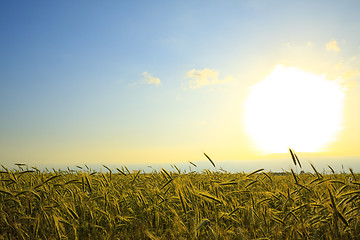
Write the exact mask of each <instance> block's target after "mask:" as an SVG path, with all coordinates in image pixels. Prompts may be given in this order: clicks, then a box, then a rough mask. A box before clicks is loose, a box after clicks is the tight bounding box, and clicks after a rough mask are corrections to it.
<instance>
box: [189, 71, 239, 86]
mask: <svg viewBox="0 0 360 240" xmlns="http://www.w3.org/2000/svg"><path fill="white" fill-rule="evenodd" d="M186 77H187V78H188V79H190V80H189V82H188V86H189V88H191V89H196V88H201V87H204V86H208V85H216V84H225V83H228V82H229V81H231V80H232V77H231V76H228V77H226V78H224V79H221V80H220V79H219V72H218V71H215V70H212V69H209V68H204V69H203V70H196V69H192V70H190V71H188V72H187V73H186Z"/></svg>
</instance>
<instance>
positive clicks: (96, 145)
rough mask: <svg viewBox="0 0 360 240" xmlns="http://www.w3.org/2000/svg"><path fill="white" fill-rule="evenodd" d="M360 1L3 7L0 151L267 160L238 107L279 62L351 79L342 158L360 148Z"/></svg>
mask: <svg viewBox="0 0 360 240" xmlns="http://www.w3.org/2000/svg"><path fill="white" fill-rule="evenodd" d="M359 7H360V3H359V2H358V1H341V2H340V1H296V2H295V1H260V0H259V1H170V2H164V1H131V2H126V1H102V2H98V1H58V2H49V1H36V2H27V1H9V2H3V3H2V7H1V10H0V31H1V38H0V52H1V54H0V111H1V118H0V159H1V161H2V162H3V163H6V164H12V163H15V162H28V163H31V164H46V163H49V164H50V163H51V164H53V163H54V162H62V163H64V164H71V163H75V162H76V163H104V162H105V163H106V162H110V163H115V162H116V163H117V162H119V163H121V164H126V163H146V164H148V163H152V162H154V163H155V162H170V163H172V162H179V161H194V160H197V159H201V158H202V157H203V156H202V152H204V151H205V152H210V153H211V154H212V155H213V156H215V157H216V158H217V159H219V160H241V159H252V158H254V159H255V158H259V154H257V152H256V148H255V147H254V146H253V145H252V144H251V143H250V140H249V138H248V137H247V136H246V134H245V133H244V130H243V126H242V114H243V112H242V108H243V102H244V101H245V99H246V96H247V93H248V88H249V87H250V86H252V85H254V84H256V83H257V82H259V81H261V80H262V79H263V78H265V77H266V76H267V75H268V74H269V73H270V72H271V71H272V70H271V69H272V68H273V67H274V66H275V65H277V64H283V65H287V66H297V67H299V68H301V69H304V70H306V71H310V72H313V73H316V74H324V73H326V74H327V75H328V76H329V78H331V79H335V78H337V77H339V76H340V77H343V78H344V79H345V81H346V83H348V84H350V85H351V86H353V87H352V88H351V91H350V93H349V94H348V95H349V96H348V99H350V100H348V105H346V109H347V110H346V113H345V115H346V114H348V115H349V117H348V118H347V119H348V120H345V121H347V122H346V123H347V124H348V125H347V127H345V130H346V129H347V130H346V131H347V132H348V133H352V134H353V135H351V136H350V135H349V134H345V133H346V131H345V133H344V134H343V135H344V137H343V139H341V138H339V139H340V140H339V141H340V143H339V142H338V145H336V146H337V147H336V146H335V147H334V149H337V150H336V151H335V152H334V154H335V155H341V154H344V153H341V151H340V150H339V149H340V148H341V147H342V146H345V145H346V146H351V147H348V149H347V150H348V154H347V155H351V156H358V155H360V153H359V152H358V151H357V150H356V149H357V147H356V144H355V142H356V140H358V139H359V137H358V135H357V133H360V131H359V128H358V127H356V126H355V125H356V124H355V123H356V121H357V120H359V119H360V113H359V110H356V108H355V106H356V104H357V103H358V101H359V89H358V85H356V84H357V83H358V81H359V75H358V66H359V59H358V56H359V51H360V34H359V33H358V29H359V27H360V26H359V22H360V21H359V20H360V17H359V15H358V9H360V8H359ZM331 41H335V42H336V43H335V45H334V48H331V47H330V48H328V49H327V48H326V44H328V43H330V42H331ZM335 47H338V49H339V50H336V48H335ZM338 64H340V65H338ZM337 65H338V66H339V67H338V68H335V66H337ZM340 66H341V67H340ZM191 71H192V72H191ZM345 75H346V76H345ZM204 79H205V80H206V81H205V82H201V81H202V80H204ZM349 112H352V113H351V114H350V113H349ZM341 142H342V143H341ZM345 143H346V144H345Z"/></svg>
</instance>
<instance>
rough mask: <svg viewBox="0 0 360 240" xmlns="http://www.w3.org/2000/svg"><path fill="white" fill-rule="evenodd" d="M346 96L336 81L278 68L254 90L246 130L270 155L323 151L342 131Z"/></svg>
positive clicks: (281, 67) (246, 104)
mask: <svg viewBox="0 0 360 240" xmlns="http://www.w3.org/2000/svg"><path fill="white" fill-rule="evenodd" d="M344 97H345V93H344V90H343V88H342V86H341V85H340V83H339V82H337V81H329V80H326V79H325V76H318V75H314V74H311V73H307V72H304V71H301V70H299V69H297V68H294V67H283V66H282V65H278V66H276V67H275V69H274V71H273V72H272V73H271V74H270V75H269V76H268V77H267V78H265V79H264V80H263V81H261V82H260V83H258V84H256V85H255V86H253V87H252V88H251V92H250V93H249V95H248V98H247V100H246V103H245V127H246V131H247V133H248V134H249V135H250V137H251V138H252V139H253V140H254V142H255V144H256V145H257V146H258V147H260V148H261V149H262V150H263V151H265V152H267V153H282V152H286V151H288V148H289V147H291V148H293V149H295V150H296V151H298V152H316V151H321V150H324V149H323V148H324V146H325V145H326V144H327V143H329V142H331V141H333V140H334V139H335V137H336V134H337V133H338V132H339V130H341V128H342V115H343V113H342V110H343V103H344Z"/></svg>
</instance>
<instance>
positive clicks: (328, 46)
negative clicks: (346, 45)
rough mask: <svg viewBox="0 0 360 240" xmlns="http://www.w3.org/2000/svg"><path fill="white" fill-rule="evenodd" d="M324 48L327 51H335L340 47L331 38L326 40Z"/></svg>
mask: <svg viewBox="0 0 360 240" xmlns="http://www.w3.org/2000/svg"><path fill="white" fill-rule="evenodd" d="M326 50H327V51H335V52H338V51H340V48H339V47H338V45H337V41H335V40H332V41H330V42H328V43H327V44H326Z"/></svg>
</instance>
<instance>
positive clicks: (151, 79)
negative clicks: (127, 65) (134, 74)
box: [142, 72, 161, 85]
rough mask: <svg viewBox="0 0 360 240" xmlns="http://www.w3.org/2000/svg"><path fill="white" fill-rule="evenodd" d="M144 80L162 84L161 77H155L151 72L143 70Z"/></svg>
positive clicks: (148, 82) (149, 82)
mask: <svg viewBox="0 0 360 240" xmlns="http://www.w3.org/2000/svg"><path fill="white" fill-rule="evenodd" d="M142 75H143V80H144V81H145V82H146V83H147V84H153V85H160V84H161V81H160V79H159V78H156V77H153V76H151V74H150V73H148V72H143V73H142Z"/></svg>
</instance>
